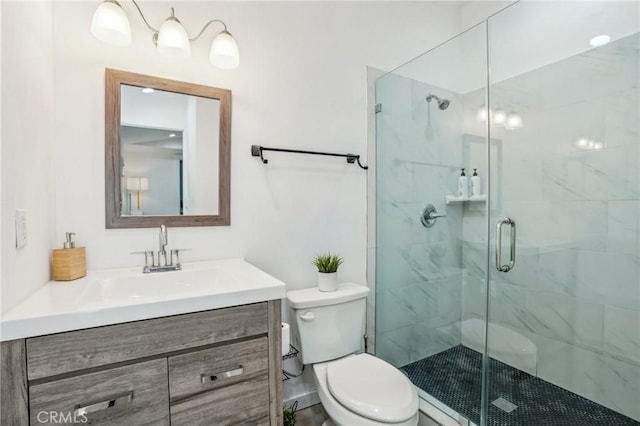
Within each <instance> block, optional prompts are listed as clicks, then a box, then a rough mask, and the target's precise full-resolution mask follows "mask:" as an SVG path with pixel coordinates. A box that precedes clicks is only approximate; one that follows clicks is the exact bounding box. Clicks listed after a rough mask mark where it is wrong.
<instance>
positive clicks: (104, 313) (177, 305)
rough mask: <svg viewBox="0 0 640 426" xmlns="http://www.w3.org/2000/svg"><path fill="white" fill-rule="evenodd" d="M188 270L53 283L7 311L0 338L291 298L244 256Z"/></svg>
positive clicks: (101, 273)
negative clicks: (286, 296)
mask: <svg viewBox="0 0 640 426" xmlns="http://www.w3.org/2000/svg"><path fill="white" fill-rule="evenodd" d="M182 267H183V270H181V271H171V272H154V273H149V274H143V273H142V268H126V269H109V270H97V271H88V273H87V276H86V277H84V278H82V279H79V280H75V281H70V282H53V281H52V282H49V283H47V284H45V285H44V286H43V287H42V288H40V289H39V290H38V291H37V292H36V293H34V294H33V295H31V296H30V297H29V298H28V299H26V300H25V301H24V302H22V303H21V304H19V305H18V306H16V307H15V308H13V309H11V310H10V311H8V312H7V313H6V314H3V315H2V318H1V320H0V340H1V341H5V340H12V339H17V338H24V337H31V336H38V335H43V334H51V333H59V332H62V331H70V330H78V329H82V328H89V327H97V326H102V325H110V324H117V323H122V322H129V321H137V320H143V319H149V318H157V317H162V316H168V315H177V314H184V313H189V312H197V311H203V310H208V309H218V308H224V307H228V306H237V305H244V304H249V303H257V302H262V301H266V300H274V299H281V298H284V297H285V291H286V290H285V285H284V283H282V282H281V281H279V280H277V279H275V278H273V277H272V276H270V275H268V274H267V273H265V272H263V271H261V270H259V269H258V268H256V267H255V266H253V265H251V264H249V263H247V262H246V261H245V260H243V259H224V260H216V261H207V262H194V263H185V264H183V265H182Z"/></svg>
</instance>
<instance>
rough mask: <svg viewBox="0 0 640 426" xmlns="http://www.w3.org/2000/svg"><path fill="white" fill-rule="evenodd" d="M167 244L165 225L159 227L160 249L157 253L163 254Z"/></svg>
mask: <svg viewBox="0 0 640 426" xmlns="http://www.w3.org/2000/svg"><path fill="white" fill-rule="evenodd" d="M168 243H169V236H168V235H167V227H166V226H165V225H160V249H159V250H158V253H165V248H166V247H167V244H168Z"/></svg>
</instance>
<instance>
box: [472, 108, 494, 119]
mask: <svg viewBox="0 0 640 426" xmlns="http://www.w3.org/2000/svg"><path fill="white" fill-rule="evenodd" d="M489 114H491V111H489V110H487V107H486V106H481V107H480V108H478V111H477V112H476V120H478V121H480V122H486V121H487V118H488V117H489Z"/></svg>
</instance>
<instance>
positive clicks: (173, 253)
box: [171, 249, 191, 266]
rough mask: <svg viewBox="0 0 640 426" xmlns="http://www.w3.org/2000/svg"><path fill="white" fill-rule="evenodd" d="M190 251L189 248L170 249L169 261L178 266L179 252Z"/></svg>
mask: <svg viewBox="0 0 640 426" xmlns="http://www.w3.org/2000/svg"><path fill="white" fill-rule="evenodd" d="M181 251H191V249H172V250H171V263H172V264H173V265H176V266H180V252H181Z"/></svg>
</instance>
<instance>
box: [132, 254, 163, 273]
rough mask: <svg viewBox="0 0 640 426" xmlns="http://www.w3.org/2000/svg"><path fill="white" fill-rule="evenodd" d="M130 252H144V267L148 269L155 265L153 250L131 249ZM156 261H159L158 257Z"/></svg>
mask: <svg viewBox="0 0 640 426" xmlns="http://www.w3.org/2000/svg"><path fill="white" fill-rule="evenodd" d="M131 254H144V268H145V269H148V268H150V267H152V266H156V265H155V261H154V256H153V251H151V250H145V251H133V252H131ZM158 261H160V259H158Z"/></svg>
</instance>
